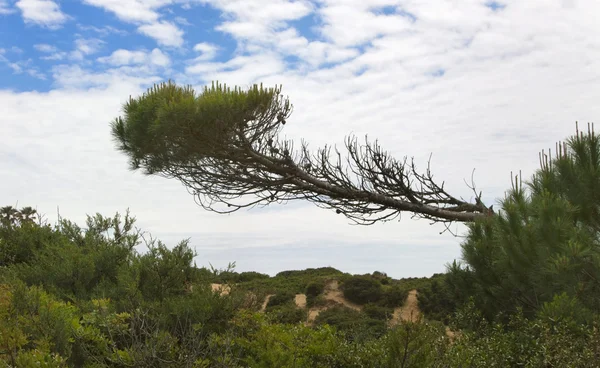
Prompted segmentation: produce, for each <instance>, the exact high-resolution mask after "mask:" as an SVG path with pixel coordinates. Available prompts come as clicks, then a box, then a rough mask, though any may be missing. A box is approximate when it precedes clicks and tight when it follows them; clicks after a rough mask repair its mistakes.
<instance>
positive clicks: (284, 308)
mask: <svg viewBox="0 0 600 368" xmlns="http://www.w3.org/2000/svg"><path fill="white" fill-rule="evenodd" d="M268 317H269V319H270V320H271V321H272V322H275V323H288V324H296V323H299V322H304V321H306V318H307V317H308V315H307V312H306V310H304V309H300V308H297V307H296V305H293V304H284V305H278V306H276V307H273V308H271V309H270V310H269V311H268Z"/></svg>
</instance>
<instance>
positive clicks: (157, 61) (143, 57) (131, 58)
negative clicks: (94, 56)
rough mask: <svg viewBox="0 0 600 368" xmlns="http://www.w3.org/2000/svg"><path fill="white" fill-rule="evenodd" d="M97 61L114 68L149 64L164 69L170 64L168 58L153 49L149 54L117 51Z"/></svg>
mask: <svg viewBox="0 0 600 368" xmlns="http://www.w3.org/2000/svg"><path fill="white" fill-rule="evenodd" d="M98 61H99V62H101V63H107V64H110V65H116V66H121V65H132V64H143V63H151V64H153V65H157V66H163V67H165V66H168V65H169V64H170V63H171V60H170V58H169V56H168V55H166V54H164V53H163V52H162V51H160V50H159V49H154V50H152V51H151V52H146V51H130V50H124V49H119V50H116V51H114V52H113V53H112V54H111V55H110V56H105V57H101V58H98Z"/></svg>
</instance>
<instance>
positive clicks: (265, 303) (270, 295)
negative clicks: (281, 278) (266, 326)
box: [260, 294, 274, 312]
mask: <svg viewBox="0 0 600 368" xmlns="http://www.w3.org/2000/svg"><path fill="white" fill-rule="evenodd" d="M273 295H274V294H269V295H267V296H266V297H265V301H264V302H263V303H262V305H261V307H260V311H261V312H264V311H265V309H267V304H269V300H271V297H272V296H273Z"/></svg>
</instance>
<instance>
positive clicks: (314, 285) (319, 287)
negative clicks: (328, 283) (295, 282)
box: [304, 281, 325, 298]
mask: <svg viewBox="0 0 600 368" xmlns="http://www.w3.org/2000/svg"><path fill="white" fill-rule="evenodd" d="M324 288H325V284H324V283H321V282H314V281H313V282H310V283H309V284H308V285H306V290H305V291H304V294H306V297H307V298H308V297H316V296H318V295H319V294H321V293H322V292H323V289H324Z"/></svg>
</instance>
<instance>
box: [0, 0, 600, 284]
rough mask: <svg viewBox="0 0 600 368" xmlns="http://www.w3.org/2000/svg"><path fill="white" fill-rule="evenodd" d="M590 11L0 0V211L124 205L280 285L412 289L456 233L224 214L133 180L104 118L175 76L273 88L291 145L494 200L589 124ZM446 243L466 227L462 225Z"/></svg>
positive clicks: (521, 6)
mask: <svg viewBox="0 0 600 368" xmlns="http://www.w3.org/2000/svg"><path fill="white" fill-rule="evenodd" d="M597 14H600V2H591V1H582V0H528V1H517V0H502V1H500V0H498V1H487V0H462V1H454V0H144V1H142V0H62V1H58V0H55V1H51V0H18V1H16V0H0V111H2V114H0V177H1V178H2V180H0V193H2V196H1V198H2V199H3V203H2V204H1V205H13V206H15V205H16V206H19V207H20V206H26V205H31V206H34V207H37V208H38V210H39V211H40V212H42V213H44V214H46V218H47V219H48V220H49V221H50V222H53V221H55V220H56V213H57V208H58V211H59V212H60V214H61V215H62V216H63V217H66V218H70V219H72V220H75V221H78V222H83V220H84V218H85V214H93V213H95V212H100V213H102V214H105V215H111V214H114V213H115V212H116V211H120V212H123V211H124V210H125V209H127V208H129V209H130V210H131V212H132V214H134V215H135V216H136V217H137V218H138V224H139V226H140V227H141V228H143V229H144V230H146V231H148V232H150V233H152V234H153V236H155V237H157V238H159V239H163V240H164V241H165V242H166V243H167V244H168V245H174V244H176V243H177V242H178V241H179V240H181V239H185V238H188V237H189V238H191V241H190V243H191V245H192V246H193V247H195V248H196V250H197V252H198V258H197V263H198V264H199V265H208V263H209V262H210V263H212V264H213V265H216V266H218V267H224V266H226V265H227V263H228V262H230V261H236V263H237V265H238V269H239V270H256V271H260V272H267V273H276V272H278V271H281V270H283V269H300V268H306V267H319V266H333V267H337V268H339V269H342V270H344V271H348V272H360V273H362V272H372V271H374V270H380V271H383V272H387V273H388V274H390V275H392V276H395V277H403V276H425V275H431V274H432V273H434V272H441V271H443V270H444V265H445V264H446V263H448V262H451V261H452V260H454V259H455V258H459V257H460V242H461V238H457V237H453V236H452V235H450V234H448V233H446V234H443V235H439V232H440V231H442V230H443V228H441V227H439V226H431V225H429V223H428V222H426V221H414V220H411V219H410V216H408V215H406V216H403V218H402V220H401V221H400V222H399V223H386V224H378V225H375V226H371V227H357V226H352V225H349V223H348V221H347V220H346V219H344V218H343V217H341V216H337V215H336V214H335V213H333V212H330V211H326V210H322V209H319V208H316V207H314V206H312V205H310V204H307V203H292V204H288V205H284V206H276V205H275V206H271V207H269V208H267V209H262V210H261V209H254V210H250V211H242V212H239V213H235V214H231V215H227V216H221V215H217V214H214V213H208V212H205V211H203V210H202V209H201V208H200V207H198V206H197V205H196V204H195V203H194V201H193V198H192V197H191V196H190V195H189V194H188V193H187V192H186V190H185V188H183V187H182V186H181V185H180V184H179V183H178V182H176V181H172V180H166V179H162V178H158V177H144V176H142V175H141V174H139V173H134V172H131V171H128V166H127V159H126V157H124V156H123V155H122V154H120V153H119V152H117V151H116V150H115V147H114V144H113V142H112V140H111V136H110V128H109V123H110V122H111V120H113V119H114V118H115V117H117V116H118V115H119V114H120V113H121V107H122V104H123V103H124V102H125V101H126V100H127V98H128V97H129V96H130V95H138V94H140V93H142V92H143V91H144V90H145V89H146V88H148V87H149V86H151V85H152V84H153V83H155V82H160V81H164V80H166V79H173V80H175V81H176V82H177V83H181V84H191V85H193V86H195V87H196V88H201V87H202V86H204V85H205V84H207V83H210V82H211V81H213V80H219V81H221V82H225V83H227V84H228V85H239V86H243V87H244V86H249V85H251V84H253V83H260V82H263V83H265V84H266V85H276V84H277V85H279V84H282V85H283V88H284V93H286V94H287V95H288V96H289V97H290V100H291V101H292V103H293V104H294V113H293V115H292V117H291V118H290V120H289V124H287V125H286V128H285V131H284V135H285V136H286V137H287V138H290V139H294V140H298V141H299V140H300V139H306V140H307V141H308V142H310V145H309V147H311V148H312V149H317V148H318V147H321V146H323V145H325V144H340V143H343V140H344V137H345V136H346V135H348V134H355V135H357V136H363V135H365V134H368V135H369V137H370V138H373V139H375V138H378V139H379V141H380V143H381V145H382V146H383V147H384V148H386V149H387V150H388V151H390V152H391V153H392V154H394V155H395V156H396V157H398V158H402V157H404V156H408V157H414V158H415V160H416V162H417V164H418V165H419V167H423V168H424V167H425V165H426V162H427V159H428V158H429V155H430V154H431V153H433V161H432V171H433V172H434V175H435V177H436V178H439V180H440V181H445V182H446V185H447V188H448V189H449V190H450V191H451V192H452V193H454V194H456V195H457V196H463V197H465V198H467V199H468V198H470V197H472V193H471V192H470V190H469V189H468V187H467V186H466V185H465V180H466V181H468V182H470V179H471V174H472V172H473V169H475V174H474V175H475V176H474V179H475V181H476V184H477V187H478V189H480V190H482V191H483V193H484V200H485V202H487V203H488V204H493V203H494V202H495V200H496V199H497V198H499V197H502V196H503V193H504V190H505V189H506V188H508V187H509V186H510V173H511V172H513V173H514V172H518V171H519V170H521V171H522V172H523V174H524V176H525V177H529V176H530V175H531V174H532V173H533V171H534V170H535V169H536V167H537V153H538V152H539V151H540V150H541V149H547V148H549V147H554V143H555V142H556V141H557V140H560V139H564V138H565V137H567V136H568V135H570V134H571V133H572V132H573V131H574V123H575V121H579V122H580V123H587V122H593V121H594V120H595V119H596V120H597V117H598V115H599V113H600V105H599V104H598V100H599V97H600V83H599V81H600V62H599V60H600V39H599V38H598V37H595V35H597V34H600V24H599V23H598V22H597V19H596V15H597ZM455 230H457V231H459V232H461V231H463V232H464V228H463V227H461V226H458V227H456V229H455Z"/></svg>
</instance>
